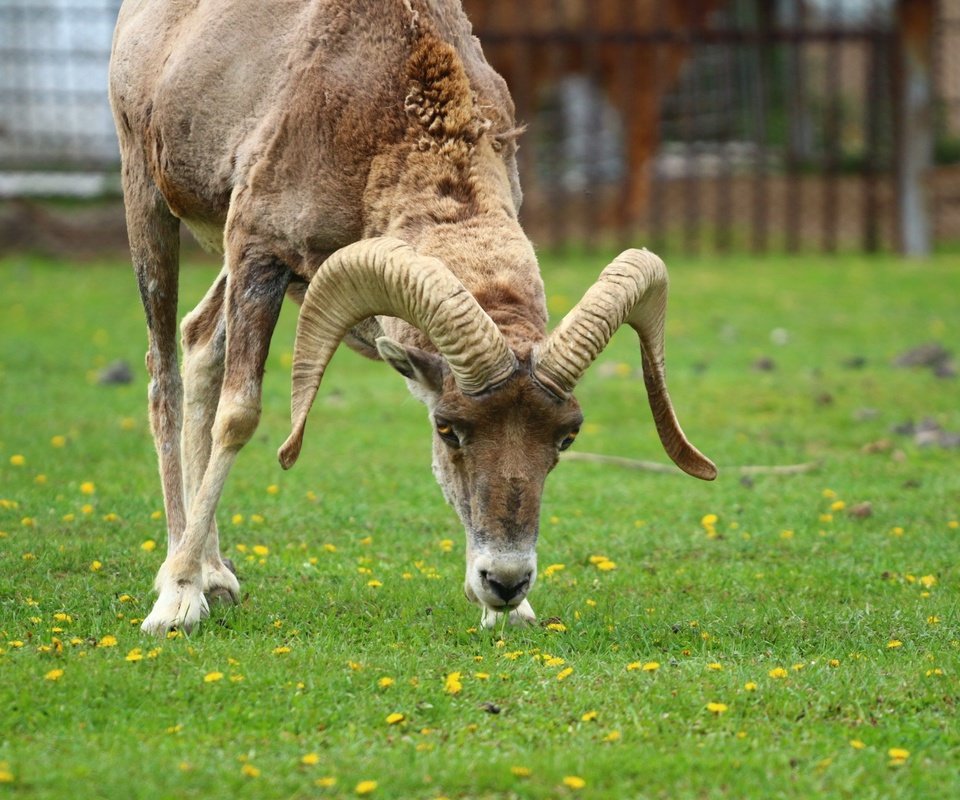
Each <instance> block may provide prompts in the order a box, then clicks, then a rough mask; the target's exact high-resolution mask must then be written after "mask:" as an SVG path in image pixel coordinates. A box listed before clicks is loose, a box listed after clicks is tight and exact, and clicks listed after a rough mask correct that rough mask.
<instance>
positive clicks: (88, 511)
mask: <svg viewBox="0 0 960 800" xmlns="http://www.w3.org/2000/svg"><path fill="white" fill-rule="evenodd" d="M80 512H81V513H83V514H87V515H89V514H92V513H93V506H92V505H90V503H84V504H83V505H82V506H80Z"/></svg>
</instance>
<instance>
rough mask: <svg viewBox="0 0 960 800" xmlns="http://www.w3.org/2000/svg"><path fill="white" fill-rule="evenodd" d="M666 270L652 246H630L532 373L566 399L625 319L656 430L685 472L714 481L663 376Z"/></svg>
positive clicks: (550, 341)
mask: <svg viewBox="0 0 960 800" xmlns="http://www.w3.org/2000/svg"><path fill="white" fill-rule="evenodd" d="M667 283H668V279H667V268H666V266H665V265H664V263H663V261H661V260H660V259H659V258H658V257H657V256H655V255H654V254H653V253H651V252H650V251H649V250H646V249H644V250H626V251H624V252H623V253H621V254H620V255H619V256H617V258H616V259H614V261H613V262H611V264H610V265H609V266H608V267H607V268H606V269H604V271H603V272H602V273H600V277H599V278H598V279H597V282H596V283H595V284H594V285H593V286H591V287H590V289H588V290H587V293H586V294H585V295H584V296H583V299H582V300H581V301H580V302H579V303H577V305H576V307H575V308H573V309H572V310H571V311H570V313H568V314H567V315H566V316H565V317H564V318H563V320H561V322H560V324H559V325H558V326H557V327H556V329H555V330H554V331H553V332H552V333H551V334H550V336H549V337H548V338H547V339H546V340H544V341H543V342H542V343H541V344H540V346H539V347H538V348H537V352H536V353H535V355H534V364H533V372H534V375H535V376H536V378H537V380H538V381H540V383H541V384H543V385H544V387H546V388H547V389H549V390H550V391H552V392H554V393H555V394H557V395H559V396H561V397H566V396H568V395H569V394H570V393H571V392H572V391H573V388H574V386H576V385H577V382H578V381H579V380H580V378H581V377H582V376H583V373H584V372H585V371H586V369H587V367H589V366H590V364H591V363H593V360H594V359H595V358H596V357H597V356H598V355H600V353H601V351H602V350H603V348H604V347H606V346H607V343H608V342H609V341H610V338H611V337H612V336H613V334H614V332H615V331H616V330H617V328H619V327H620V326H621V325H622V324H623V323H624V322H626V323H628V324H629V325H630V327H632V328H633V329H634V330H635V331H636V332H637V334H638V335H639V337H640V350H641V355H642V360H643V380H644V383H645V384H646V387H647V398H648V399H649V401H650V410H651V411H653V421H654V423H655V424H656V426H657V433H658V434H659V435H660V441H661V443H662V444H663V449H664V450H666V452H667V455H669V456H670V458H671V459H673V461H674V463H675V464H676V465H677V466H678V467H680V469H682V470H683V471H684V472H686V473H688V474H690V475H693V476H695V477H697V478H702V479H704V480H713V479H714V478H715V477H716V476H717V468H716V466H714V464H713V462H712V461H710V459H709V458H707V457H706V456H704V455H703V454H702V453H701V452H700V451H699V450H697V448H696V447H694V446H693V445H692V444H691V443H690V442H689V441H688V440H687V437H686V436H684V433H683V430H682V429H681V428H680V423H679V422H678V421H677V416H676V414H675V413H674V410H673V404H672V403H671V402H670V395H669V394H668V392H667V384H666V378H665V376H664V356H663V326H664V320H665V317H666V311H667Z"/></svg>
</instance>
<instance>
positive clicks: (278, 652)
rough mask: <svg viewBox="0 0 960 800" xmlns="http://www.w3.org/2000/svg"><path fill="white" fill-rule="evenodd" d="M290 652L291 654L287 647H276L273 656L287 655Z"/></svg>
mask: <svg viewBox="0 0 960 800" xmlns="http://www.w3.org/2000/svg"><path fill="white" fill-rule="evenodd" d="M289 652H290V648H289V647H287V646H286V645H280V646H279V647H274V648H273V654H274V655H275V656H282V655H286V654H287V653H289Z"/></svg>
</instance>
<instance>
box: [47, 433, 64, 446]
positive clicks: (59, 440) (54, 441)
mask: <svg viewBox="0 0 960 800" xmlns="http://www.w3.org/2000/svg"><path fill="white" fill-rule="evenodd" d="M66 443H67V437H66V436H61V435H59V434H58V435H56V436H51V437H50V444H51V445H52V446H53V447H64V446H65V445H66Z"/></svg>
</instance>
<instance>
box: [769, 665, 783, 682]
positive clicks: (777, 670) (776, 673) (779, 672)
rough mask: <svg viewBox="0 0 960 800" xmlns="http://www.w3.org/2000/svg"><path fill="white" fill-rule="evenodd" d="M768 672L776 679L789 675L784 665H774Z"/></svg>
mask: <svg viewBox="0 0 960 800" xmlns="http://www.w3.org/2000/svg"><path fill="white" fill-rule="evenodd" d="M767 674H768V675H769V676H770V677H771V678H773V679H774V680H782V679H783V678H786V677H787V671H786V670H785V669H784V668H783V667H774V668H773V669H772V670H770V672H768V673H767Z"/></svg>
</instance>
